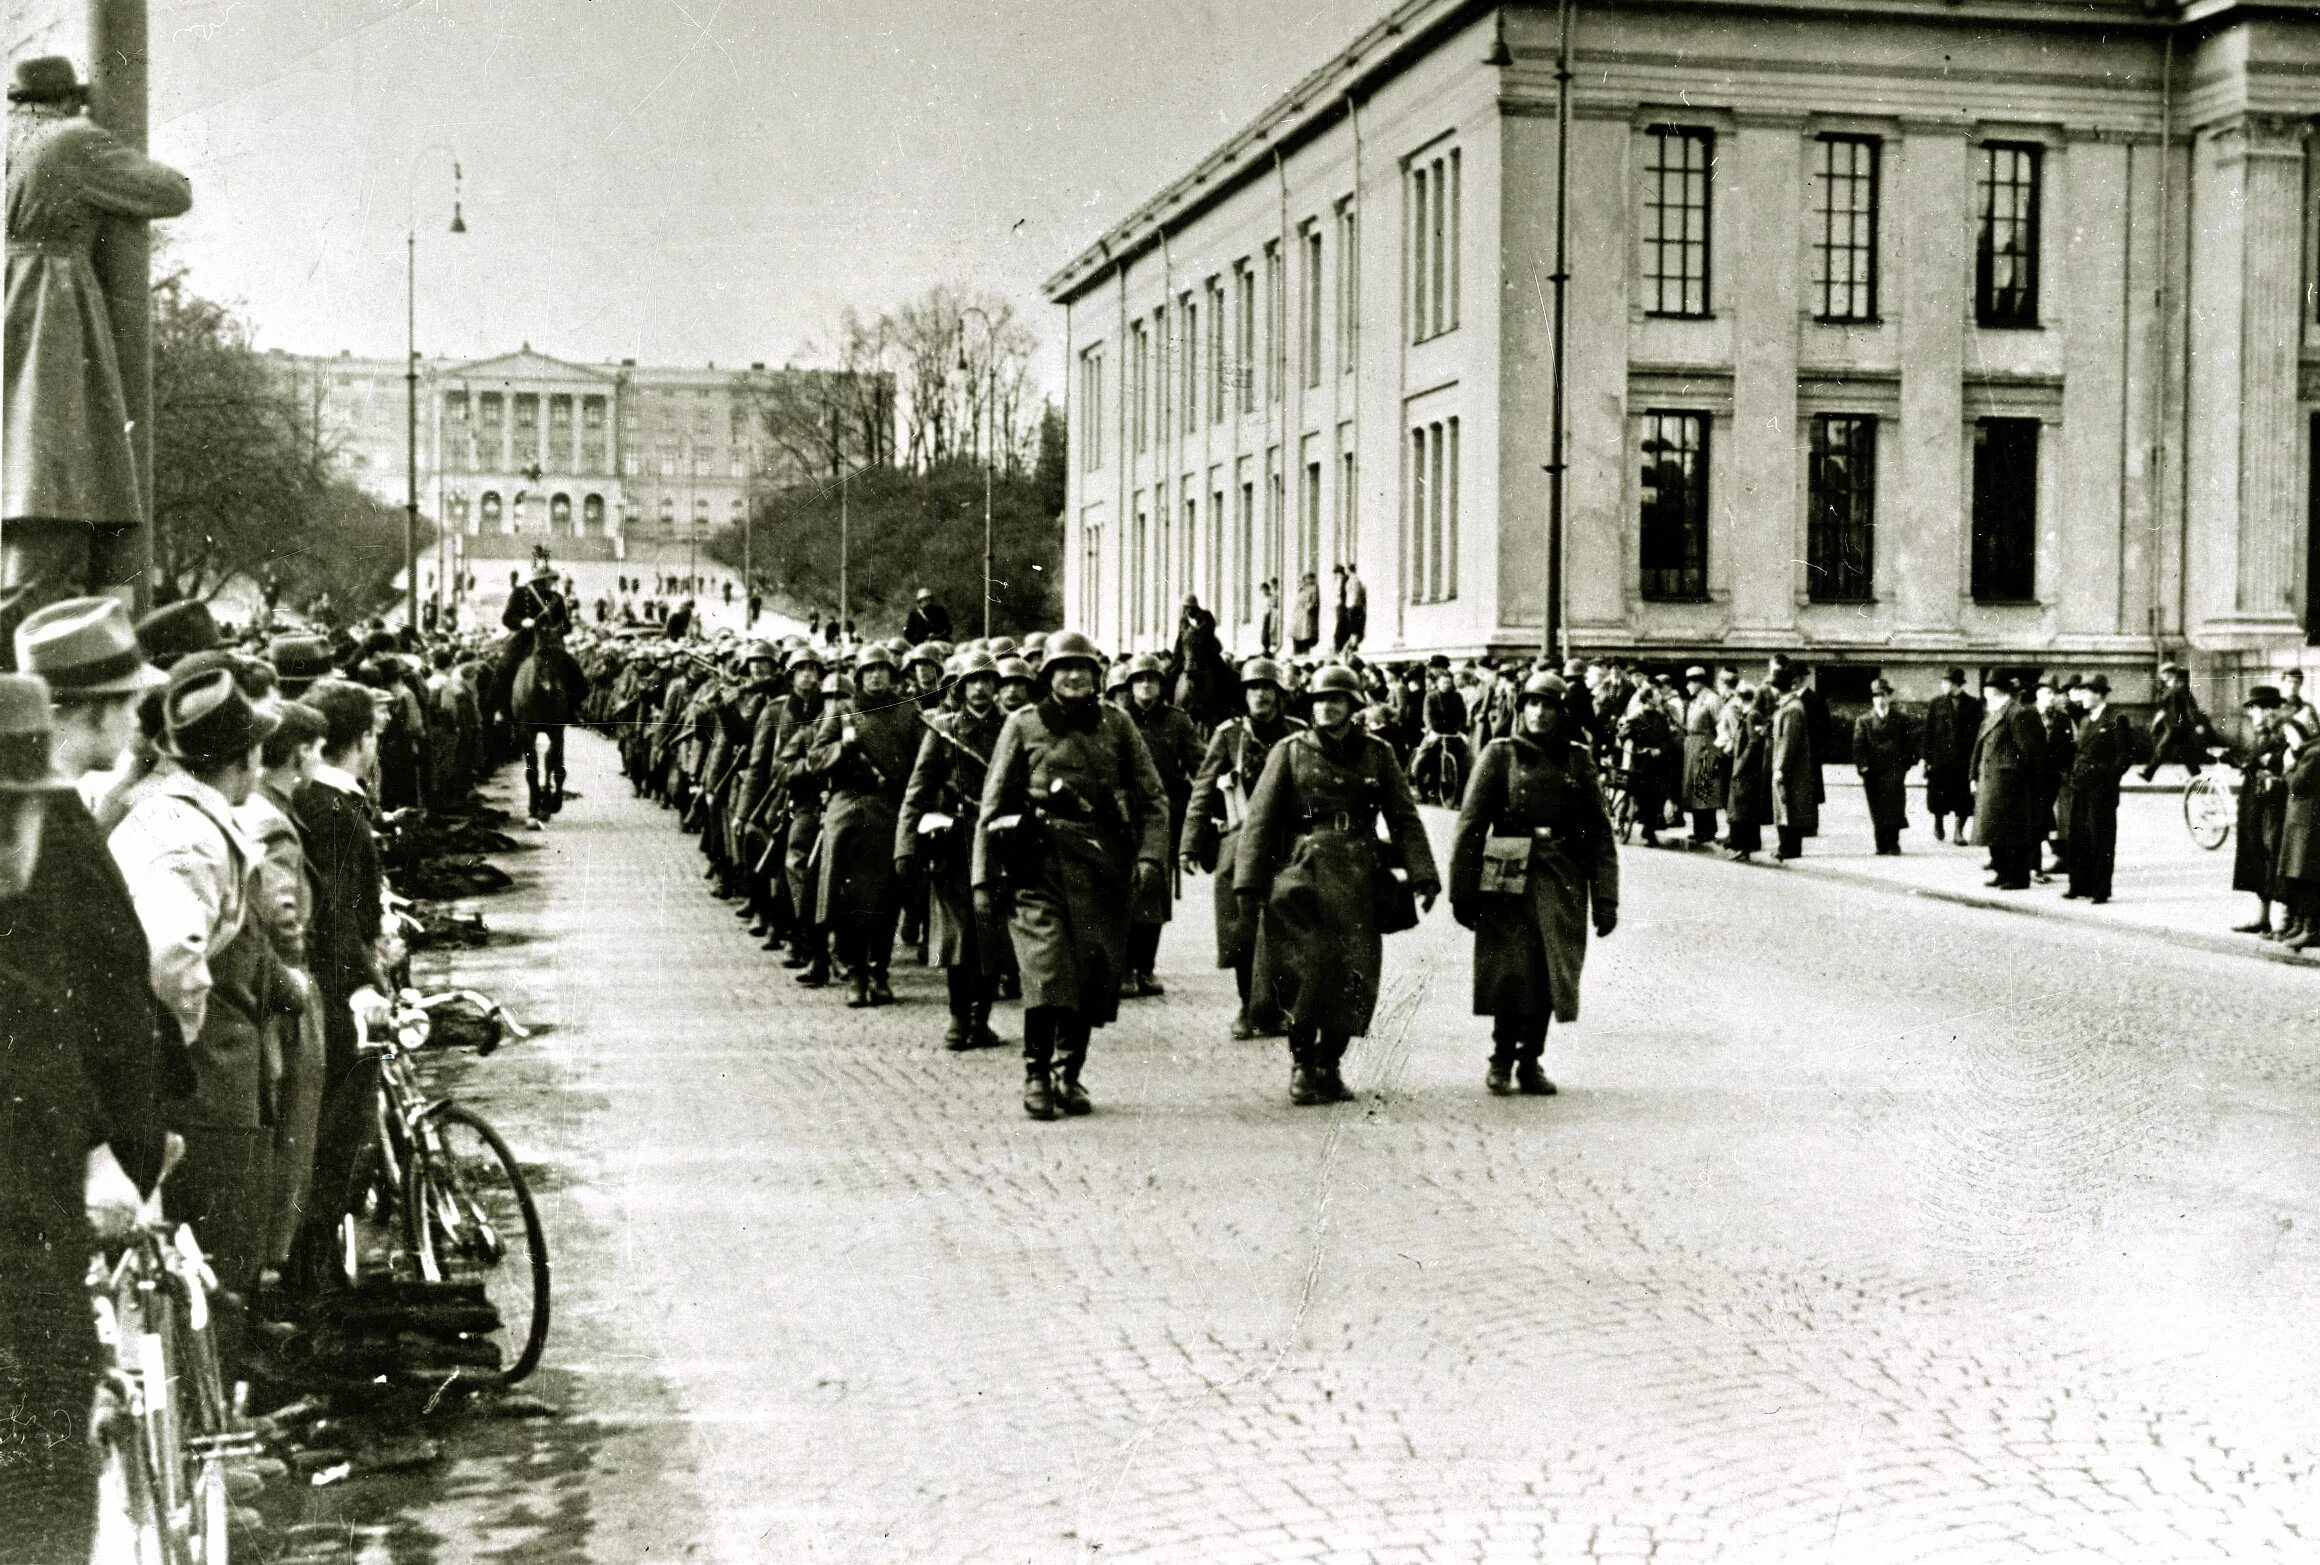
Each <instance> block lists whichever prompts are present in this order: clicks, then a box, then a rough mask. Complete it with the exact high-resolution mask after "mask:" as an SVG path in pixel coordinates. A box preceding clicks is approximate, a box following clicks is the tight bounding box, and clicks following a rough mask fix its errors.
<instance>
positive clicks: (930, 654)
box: [902, 641, 943, 668]
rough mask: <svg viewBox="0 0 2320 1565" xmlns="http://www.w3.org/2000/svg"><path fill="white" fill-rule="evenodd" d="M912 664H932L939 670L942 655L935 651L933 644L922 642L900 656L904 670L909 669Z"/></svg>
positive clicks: (941, 663)
mask: <svg viewBox="0 0 2320 1565" xmlns="http://www.w3.org/2000/svg"><path fill="white" fill-rule="evenodd" d="M913 663H932V664H933V665H934V666H935V667H936V668H940V667H942V665H943V655H942V653H940V652H939V651H937V650H935V644H934V643H933V642H931V641H922V642H920V643H919V644H918V645H917V646H915V647H912V648H911V649H910V650H909V651H908V652H905V653H904V654H903V655H902V666H903V667H904V668H908V667H910V665H911V664H913Z"/></svg>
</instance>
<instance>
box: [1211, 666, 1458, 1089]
mask: <svg viewBox="0 0 2320 1565" xmlns="http://www.w3.org/2000/svg"><path fill="white" fill-rule="evenodd" d="M1360 696H1361V680H1360V678H1359V676H1357V675H1356V674H1355V673H1354V672H1353V670H1351V669H1349V668H1345V667H1343V666H1341V665H1332V666H1331V667H1329V668H1325V669H1323V670H1322V671H1321V672H1320V674H1319V675H1318V676H1316V678H1315V679H1314V681H1313V727H1311V728H1310V729H1307V730H1306V731H1305V732H1303V733H1298V734H1292V735H1290V736H1289V737H1288V738H1286V739H1284V740H1282V741H1281V742H1280V743H1279V744H1277V745H1275V746H1274V747H1273V751H1272V753H1271V754H1270V755H1268V756H1267V757H1266V758H1265V770H1264V774H1263V775H1262V776H1261V777H1259V778H1258V780H1257V791H1256V793H1255V795H1254V796H1253V797H1252V798H1251V799H1250V800H1249V816H1248V822H1247V824H1246V825H1244V826H1243V827H1242V829H1241V845H1240V852H1239V853H1238V854H1237V855H1236V861H1235V864H1234V869H1233V881H1234V887H1235V889H1236V890H1237V891H1238V892H1239V894H1240V895H1241V896H1242V897H1243V898H1244V899H1246V902H1245V903H1244V906H1243V909H1242V914H1241V916H1242V917H1244V918H1253V917H1258V916H1260V915H1261V916H1262V918H1263V920H1264V926H1263V934H1262V935H1261V937H1260V940H1261V944H1260V946H1259V960H1258V963H1257V971H1256V975H1255V977H1256V998H1257V1001H1258V1003H1260V1004H1263V1003H1270V1004H1272V1005H1274V1006H1277V1007H1278V1008H1279V1009H1280V1011H1281V1013H1282V1014H1283V1015H1284V1016H1285V1017H1286V1018H1287V1019H1288V1023H1289V1053H1290V1059H1291V1067H1290V1074H1289V1098H1290V1101H1291V1102H1293V1103H1297V1104H1312V1103H1331V1102H1338V1101H1342V1100H1344V1099H1346V1098H1349V1097H1351V1096H1352V1093H1351V1091H1350V1090H1349V1089H1348V1088H1347V1087H1346V1085H1345V1078H1344V1076H1343V1075H1342V1074H1341V1073H1340V1062H1341V1061H1342V1060H1343V1059H1344V1057H1345V1050H1346V1045H1347V1044H1348V1043H1349V1042H1350V1041H1351V1040H1352V1039H1354V1038H1357V1037H1360V1036H1362V1035H1364V1034H1366V1033H1367V1032H1368V1031H1369V1024H1370V1020H1371V1017H1372V1015H1373V1013H1374V1012H1375V1010H1376V1008H1377V996H1378V978H1379V973H1380V969H1381V968H1382V966H1383V963H1384V954H1385V953H1384V943H1383V939H1382V935H1383V931H1382V930H1381V928H1380V925H1379V910H1380V905H1381V903H1384V904H1386V905H1388V906H1389V907H1390V906H1392V905H1393V904H1394V903H1395V902H1396V901H1398V896H1399V893H1398V891H1397V889H1396V888H1395V887H1394V886H1393V885H1392V884H1391V880H1390V876H1391V871H1392V870H1393V869H1395V868H1399V869H1401V870H1402V871H1403V872H1404V874H1405V875H1406V876H1407V877H1408V879H1407V891H1408V893H1409V894H1410V895H1411V896H1412V897H1414V898H1416V899H1418V900H1420V901H1422V902H1423V903H1424V905H1425V906H1426V907H1427V908H1432V906H1433V905H1434V898H1435V896H1436V895H1437V894H1438V893H1439V892H1440V891H1441V889H1442V880H1441V876H1440V875H1439V874H1437V873H1436V872H1435V868H1434V850H1433V848H1432V846H1431V845H1430V844H1429V843H1428V842H1427V841H1426V830H1425V826H1424V824H1423V823H1422V822H1421V821H1420V819H1419V817H1418V805H1417V801H1416V799H1414V798H1413V797H1411V794H1410V784H1409V779H1408V778H1406V777H1404V776H1403V775H1402V768H1401V766H1400V764H1399V763H1398V762H1396V761H1395V759H1394V752H1393V750H1392V749H1391V747H1389V746H1388V745H1387V744H1386V742H1385V741H1384V740H1382V739H1380V738H1378V737H1377V736H1376V735H1374V734H1368V733H1364V732H1362V730H1361V729H1360V728H1358V727H1357V726H1355V724H1354V721H1353V711H1354V703H1355V702H1356V701H1357V700H1359V699H1360ZM1381 822H1382V823H1383V824H1384V825H1385V827H1386V829H1387V831H1388V833H1389V834H1390V837H1391V842H1390V843H1388V842H1382V841H1380V840H1379V838H1378V827H1379V825H1380V823H1381ZM1248 903H1253V904H1255V905H1254V906H1249V905H1247V904H1248Z"/></svg>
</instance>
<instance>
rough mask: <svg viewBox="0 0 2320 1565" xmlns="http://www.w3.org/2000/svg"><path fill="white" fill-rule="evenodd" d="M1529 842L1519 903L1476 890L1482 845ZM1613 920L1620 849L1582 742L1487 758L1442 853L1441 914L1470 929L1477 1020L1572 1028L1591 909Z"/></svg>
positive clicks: (1500, 747)
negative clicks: (1446, 863) (1445, 895)
mask: <svg viewBox="0 0 2320 1565" xmlns="http://www.w3.org/2000/svg"><path fill="white" fill-rule="evenodd" d="M1492 837H1499V838H1521V839H1527V840H1528V842H1529V843H1530V849H1529V853H1530V864H1529V869H1528V872H1527V874H1526V876H1525V879H1524V885H1523V890H1522V892H1521V893H1520V894H1519V895H1512V894H1504V893H1502V894H1496V895H1487V894H1485V893H1484V892H1483V891H1482V878H1483V877H1482V861H1483V845H1484V843H1485V842H1486V841H1488V840H1489V839H1490V838H1492ZM1590 903H1592V905H1593V909H1594V912H1595V915H1596V916H1597V917H1602V916H1603V915H1605V914H1611V915H1616V914H1617V913H1618V911H1619V849H1618V846H1617V844H1615V843H1614V842H1613V841H1612V836H1611V822H1610V818H1609V816H1608V815H1607V814H1606V812H1605V810H1604V805H1603V792H1602V789H1601V788H1600V787H1599V786H1598V785H1597V783H1596V780H1595V765H1594V762H1593V759H1592V758H1591V757H1590V756H1589V755H1588V753H1587V749H1586V747H1585V746H1584V745H1583V744H1579V743H1575V742H1574V741H1572V740H1569V739H1566V738H1563V737H1561V736H1559V735H1558V736H1557V737H1555V738H1552V739H1544V740H1541V739H1534V738H1531V737H1530V736H1528V735H1523V734H1518V735H1516V736H1515V737H1513V738H1511V739H1499V740H1495V741H1493V742H1492V743H1491V744H1490V745H1488V746H1487V747H1485V748H1484V750H1483V752H1482V759H1481V760H1480V761H1479V762H1477V763H1476V765H1475V768H1474V780H1473V782H1472V783H1470V784H1469V785H1468V786H1467V789H1466V802H1465V803H1464V804H1463V805H1462V806H1460V808H1459V811H1458V828H1457V831H1456V833H1455V834H1454V835H1453V837H1452V838H1451V845H1450V909H1451V911H1452V913H1453V914H1455V915H1456V916H1457V919H1458V921H1459V922H1460V923H1462V924H1464V925H1466V926H1467V927H1468V928H1470V929H1472V930H1473V931H1474V1014H1475V1015H1477V1016H1505V1017H1520V1018H1523V1019H1526V1020H1535V1019H1538V1018H1541V1017H1544V1016H1547V1015H1549V1014H1550V1013H1551V1014H1552V1015H1553V1016H1554V1018H1555V1020H1556V1021H1559V1022H1575V1021H1577V1020H1578V1019H1579V971H1580V968H1581V966H1582V965H1583V964H1584V963H1585V961H1586V959H1587V921H1588V912H1589V905H1590Z"/></svg>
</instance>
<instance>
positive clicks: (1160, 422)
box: [1152, 304, 1174, 445]
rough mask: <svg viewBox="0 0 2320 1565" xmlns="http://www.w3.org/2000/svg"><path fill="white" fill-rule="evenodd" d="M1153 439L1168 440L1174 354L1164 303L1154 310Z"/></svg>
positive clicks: (1159, 442)
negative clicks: (1170, 381)
mask: <svg viewBox="0 0 2320 1565" xmlns="http://www.w3.org/2000/svg"><path fill="white" fill-rule="evenodd" d="M1152 346H1153V353H1152V440H1153V443H1154V444H1156V445H1164V444H1166V443H1167V440H1168V429H1169V424H1168V392H1169V379H1168V365H1169V362H1170V361H1171V360H1172V359H1173V358H1174V354H1173V353H1172V351H1171V350H1170V348H1169V344H1168V306H1167V305H1165V304H1163V305H1161V306H1160V308H1158V309H1157V310H1154V311H1153V312H1152Z"/></svg>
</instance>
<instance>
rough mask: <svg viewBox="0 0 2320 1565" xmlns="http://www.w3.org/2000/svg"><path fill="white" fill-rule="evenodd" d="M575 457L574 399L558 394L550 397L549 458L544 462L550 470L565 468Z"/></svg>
mask: <svg viewBox="0 0 2320 1565" xmlns="http://www.w3.org/2000/svg"><path fill="white" fill-rule="evenodd" d="M573 459H574V453H573V449H572V399H571V398H570V397H567V396H556V397H550V398H549V399H548V460H547V462H546V463H545V464H544V465H545V466H546V467H547V468H548V470H549V471H550V472H555V471H557V470H558V469H562V468H565V467H566V466H567V464H569V463H571V462H572V461H573Z"/></svg>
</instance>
